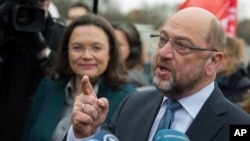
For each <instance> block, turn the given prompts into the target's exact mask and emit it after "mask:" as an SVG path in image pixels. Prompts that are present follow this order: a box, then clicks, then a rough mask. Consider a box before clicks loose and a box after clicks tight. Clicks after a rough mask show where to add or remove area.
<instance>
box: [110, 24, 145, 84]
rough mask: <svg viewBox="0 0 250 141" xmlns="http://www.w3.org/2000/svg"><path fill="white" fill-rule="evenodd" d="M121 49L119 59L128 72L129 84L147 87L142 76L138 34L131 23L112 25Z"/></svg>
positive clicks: (140, 48) (142, 67)
mask: <svg viewBox="0 0 250 141" xmlns="http://www.w3.org/2000/svg"><path fill="white" fill-rule="evenodd" d="M112 25H113V27H114V29H115V34H116V38H117V40H118V42H119V46H120V49H121V58H122V61H123V62H124V64H125V66H126V69H127V70H128V76H129V80H130V83H131V84H132V85H133V86H135V87H143V86H149V85H150V83H149V79H148V78H147V77H146V75H145V74H144V66H145V64H144V61H143V47H142V43H141V39H140V34H139V32H138V30H137V29H136V27H135V25H134V24H132V23H118V22H113V23H112Z"/></svg>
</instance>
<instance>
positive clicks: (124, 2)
mask: <svg viewBox="0 0 250 141" xmlns="http://www.w3.org/2000/svg"><path fill="white" fill-rule="evenodd" d="M115 1H116V2H118V3H119V5H121V6H120V8H121V10H122V12H124V13H127V12H129V11H130V10H132V9H135V8H140V7H141V4H142V3H147V4H159V3H168V4H180V3H182V2H184V1H185V0H115ZM249 7H250V0H238V9H237V10H238V19H243V18H250V8H249Z"/></svg>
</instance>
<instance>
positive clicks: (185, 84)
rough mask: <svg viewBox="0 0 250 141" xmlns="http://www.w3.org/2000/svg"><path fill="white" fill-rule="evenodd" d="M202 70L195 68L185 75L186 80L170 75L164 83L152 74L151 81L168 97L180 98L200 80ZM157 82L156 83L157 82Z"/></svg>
mask: <svg viewBox="0 0 250 141" xmlns="http://www.w3.org/2000/svg"><path fill="white" fill-rule="evenodd" d="M201 78H202V71H201V70H196V71H194V72H193V73H191V74H190V75H188V76H186V80H185V81H183V80H177V79H176V78H175V77H172V78H171V79H170V80H169V81H168V82H166V83H165V84H161V85H160V84H159V80H158V77H157V76H155V75H154V76H153V83H154V85H155V87H156V88H157V89H158V90H159V91H160V92H162V93H163V94H164V95H165V96H167V97H169V98H174V99H175V98H180V97H183V96H184V95H186V94H187V93H189V92H190V90H192V89H193V88H194V87H195V86H196V85H197V84H198V83H199V81H200V80H201ZM157 82H158V83H157Z"/></svg>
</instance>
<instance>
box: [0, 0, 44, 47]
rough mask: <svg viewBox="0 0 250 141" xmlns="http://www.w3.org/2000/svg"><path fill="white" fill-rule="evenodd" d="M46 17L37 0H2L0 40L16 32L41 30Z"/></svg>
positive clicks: (0, 3)
mask: <svg viewBox="0 0 250 141" xmlns="http://www.w3.org/2000/svg"><path fill="white" fill-rule="evenodd" d="M44 19H45V17H44V10H43V9H40V8H38V1H37V0H0V40H4V41H6V38H7V37H8V35H9V34H15V32H39V31H41V29H42V26H43V24H44ZM4 41H1V43H0V46H1V44H3V43H4Z"/></svg>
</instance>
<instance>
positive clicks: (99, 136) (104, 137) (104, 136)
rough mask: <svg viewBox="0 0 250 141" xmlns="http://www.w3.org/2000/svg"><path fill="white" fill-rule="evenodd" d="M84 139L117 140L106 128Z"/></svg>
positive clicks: (89, 140)
mask: <svg viewBox="0 0 250 141" xmlns="http://www.w3.org/2000/svg"><path fill="white" fill-rule="evenodd" d="M86 141H119V140H118V139H117V137H116V136H115V135H113V134H112V133H110V132H109V131H107V130H102V129H101V130H100V131H99V132H98V133H97V134H96V135H94V136H93V137H92V138H90V139H87V140H86Z"/></svg>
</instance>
